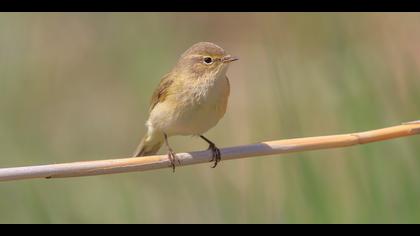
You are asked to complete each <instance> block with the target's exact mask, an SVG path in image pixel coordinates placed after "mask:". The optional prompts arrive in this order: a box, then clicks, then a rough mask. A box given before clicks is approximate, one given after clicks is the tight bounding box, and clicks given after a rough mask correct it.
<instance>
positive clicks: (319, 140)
mask: <svg viewBox="0 0 420 236" xmlns="http://www.w3.org/2000/svg"><path fill="white" fill-rule="evenodd" d="M415 134H420V120H419V121H413V122H406V123H403V124H401V125H397V126H392V127H388V128H383V129H377V130H371V131H365V132H360V133H350V134H340V135H329V136H317V137H307V138H295V139H285V140H276V141H268V142H261V143H256V144H250V145H243V146H236V147H227V148H222V149H220V151H221V154H222V159H223V161H226V160H233V159H239V158H247V157H253V156H266V155H273V154H283V153H291V152H300V151H309V150H319V149H329V148H338V147H347V146H352V145H356V144H366V143H371V142H379V141H383V140H387V139H394V138H399V137H405V136H410V135H415ZM177 157H178V159H179V160H180V162H181V166H184V165H193V164H199V163H208V162H209V161H210V159H211V152H210V151H199V152H190V153H179V154H177ZM169 166H170V161H169V159H168V157H167V155H156V156H147V157H138V158H124V159H110V160H99V161H84V162H74V163H65V164H52V165H40V166H28V167H14V168H1V169H0V181H10V180H23V179H33V178H48V179H50V178H66V177H78V176H92V175H105V174H116V173H125V172H133V171H146V170H155V169H161V168H168V167H169Z"/></svg>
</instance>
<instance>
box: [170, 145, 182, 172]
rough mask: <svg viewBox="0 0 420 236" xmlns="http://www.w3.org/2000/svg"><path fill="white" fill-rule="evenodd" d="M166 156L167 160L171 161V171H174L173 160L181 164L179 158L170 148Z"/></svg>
mask: <svg viewBox="0 0 420 236" xmlns="http://www.w3.org/2000/svg"><path fill="white" fill-rule="evenodd" d="M168 158H169V161H170V162H171V165H170V167H172V171H173V172H175V162H178V164H179V165H181V161H180V160H179V158H178V157H177V156H176V153H175V152H174V151H173V150H172V149H171V150H169V151H168Z"/></svg>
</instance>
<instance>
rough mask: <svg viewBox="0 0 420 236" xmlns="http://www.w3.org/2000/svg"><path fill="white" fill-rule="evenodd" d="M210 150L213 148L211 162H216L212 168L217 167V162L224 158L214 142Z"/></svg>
mask: <svg viewBox="0 0 420 236" xmlns="http://www.w3.org/2000/svg"><path fill="white" fill-rule="evenodd" d="M208 150H211V152H212V155H213V157H212V158H211V160H210V161H209V162H214V165H213V166H212V167H211V168H216V166H217V164H218V163H219V162H220V161H221V160H222V156H221V154H220V150H219V149H218V148H217V147H216V145H214V144H210V145H209V148H208Z"/></svg>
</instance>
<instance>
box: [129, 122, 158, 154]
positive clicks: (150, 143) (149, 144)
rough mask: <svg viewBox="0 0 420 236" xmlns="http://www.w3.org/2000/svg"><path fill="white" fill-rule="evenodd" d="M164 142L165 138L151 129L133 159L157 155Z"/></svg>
mask: <svg viewBox="0 0 420 236" xmlns="http://www.w3.org/2000/svg"><path fill="white" fill-rule="evenodd" d="M163 142H164V136H163V134H161V133H157V132H153V131H151V130H150V129H149V130H148V132H147V134H146V135H145V136H144V137H143V139H142V140H141V142H140V144H139V146H138V147H137V149H136V151H135V152H134V154H133V157H142V156H150V155H154V154H156V153H157V152H158V151H159V149H160V147H161V146H162V144H163Z"/></svg>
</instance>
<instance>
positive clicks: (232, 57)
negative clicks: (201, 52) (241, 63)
mask: <svg viewBox="0 0 420 236" xmlns="http://www.w3.org/2000/svg"><path fill="white" fill-rule="evenodd" d="M237 60H239V58H237V57H234V56H231V55H226V56H224V57H223V58H222V62H223V63H230V62H232V61H237Z"/></svg>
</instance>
